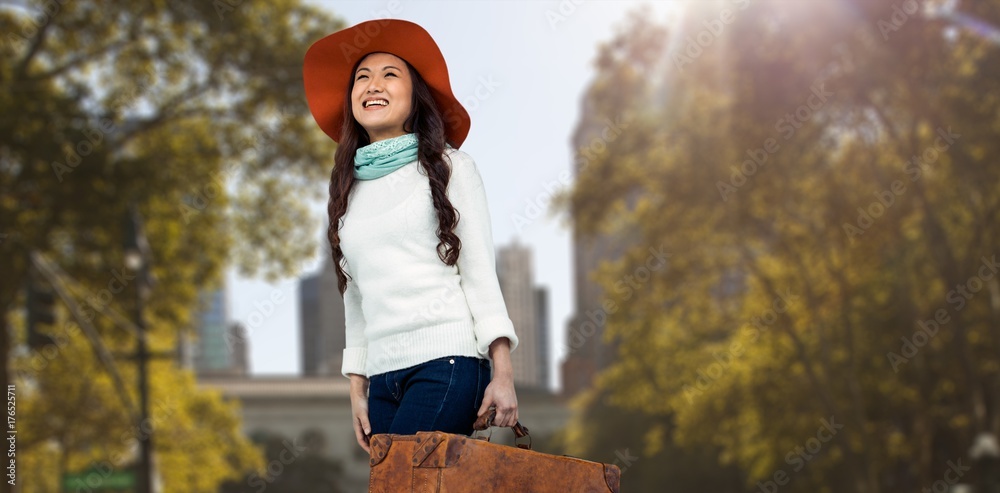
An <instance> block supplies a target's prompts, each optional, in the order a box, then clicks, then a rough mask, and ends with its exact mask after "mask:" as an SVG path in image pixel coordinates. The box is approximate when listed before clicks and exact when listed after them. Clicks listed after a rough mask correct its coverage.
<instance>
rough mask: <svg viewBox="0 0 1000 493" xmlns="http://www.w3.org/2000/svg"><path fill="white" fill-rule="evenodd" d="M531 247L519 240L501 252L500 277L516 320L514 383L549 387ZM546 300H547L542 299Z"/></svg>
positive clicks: (504, 296) (508, 311) (543, 309)
mask: <svg viewBox="0 0 1000 493" xmlns="http://www.w3.org/2000/svg"><path fill="white" fill-rule="evenodd" d="M532 277H533V269H532V264H531V250H530V249H528V247H527V246H524V245H521V244H519V243H518V242H517V239H515V240H514V242H513V243H512V244H510V245H507V246H504V247H501V248H499V249H498V251H497V278H498V280H499V281H500V291H501V292H503V298H504V303H505V304H506V305H507V313H508V315H509V316H510V319H511V321H512V322H513V323H514V330H515V331H516V333H517V338H518V347H517V349H516V350H514V351H513V352H511V353H510V359H511V365H512V366H513V369H514V383H515V384H518V385H524V386H529V387H536V388H548V379H547V371H546V366H547V365H548V358H547V354H545V353H544V351H545V349H546V343H545V339H546V334H545V332H543V331H544V329H545V325H544V324H543V323H542V322H541V321H540V320H539V319H540V316H539V312H540V311H542V312H544V311H545V308H544V307H539V305H538V303H539V296H538V294H537V293H536V291H535V287H534V283H533V281H532ZM542 301H544V300H542Z"/></svg>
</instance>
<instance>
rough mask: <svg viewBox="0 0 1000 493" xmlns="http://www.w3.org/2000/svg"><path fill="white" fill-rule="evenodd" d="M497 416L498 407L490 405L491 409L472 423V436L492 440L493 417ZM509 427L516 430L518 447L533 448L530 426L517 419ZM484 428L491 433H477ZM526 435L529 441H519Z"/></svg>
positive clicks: (515, 436) (515, 441) (515, 440)
mask: <svg viewBox="0 0 1000 493" xmlns="http://www.w3.org/2000/svg"><path fill="white" fill-rule="evenodd" d="M496 416H497V407H496V406H490V407H489V409H487V410H486V412H485V413H483V414H480V415H479V417H478V418H477V419H476V422H475V423H473V424H472V429H473V430H474V431H473V433H472V435H470V436H471V437H472V438H475V439H477V440H486V441H487V442H488V441H490V438H492V436H493V428H492V426H493V419H494V418H496ZM509 428H510V429H511V430H512V431H513V432H514V443H515V445H517V447H518V448H523V449H527V450H531V435H529V434H528V428H527V427H526V426H524V425H522V424H521V422H520V421H517V422H516V423H514V425H513V426H510V427H509ZM483 430H488V431H489V433H488V434H487V435H486V436H485V437H484V436H478V435H477V434H476V431H483ZM524 437H528V443H517V439H518V438H524Z"/></svg>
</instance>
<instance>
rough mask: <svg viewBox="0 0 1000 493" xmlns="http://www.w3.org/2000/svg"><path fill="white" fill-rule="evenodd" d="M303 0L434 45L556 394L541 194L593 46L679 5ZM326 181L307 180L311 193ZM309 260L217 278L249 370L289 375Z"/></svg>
mask: <svg viewBox="0 0 1000 493" xmlns="http://www.w3.org/2000/svg"><path fill="white" fill-rule="evenodd" d="M309 3H311V4H314V5H317V6H320V7H322V8H324V9H325V10H327V11H328V12H330V13H331V14H333V15H335V16H337V17H340V18H341V19H343V20H344V21H345V23H346V24H347V25H348V26H350V25H354V24H357V23H360V22H363V21H366V20H371V19H379V18H394V19H405V20H409V21H413V22H416V23H417V24H420V25H421V26H423V27H424V28H425V29H426V30H427V31H428V32H429V33H430V34H431V36H432V37H433V38H434V39H435V41H436V42H437V44H438V46H439V47H440V49H441V51H442V53H443V55H444V58H445V60H446V62H447V64H448V71H449V75H450V77H451V83H452V90H453V92H454V93H455V95H456V96H457V97H458V99H459V100H460V101H461V102H462V104H463V105H464V106H465V108H466V110H468V112H469V114H470V116H471V118H472V128H471V131H470V132H469V137H468V139H467V140H466V141H465V143H464V144H463V145H462V150H463V151H465V152H467V153H469V154H470V155H471V156H472V157H473V159H475V160H476V163H477V165H478V167H479V169H480V172H481V174H482V176H483V181H484V184H485V186H486V193H487V200H488V203H489V207H490V213H491V217H492V221H493V240H494V245H495V247H496V248H497V249H499V248H500V247H502V246H503V245H506V244H510V243H512V242H514V241H517V242H518V243H520V244H523V245H527V246H529V247H530V249H531V250H532V255H533V259H532V261H533V266H534V276H535V278H534V283H535V285H536V286H544V287H546V288H547V289H548V292H549V293H548V294H549V327H550V334H549V347H550V348H551V354H550V375H551V377H552V380H551V381H550V386H551V388H553V389H554V390H555V389H557V388H558V385H557V384H556V376H557V375H558V374H559V363H560V362H561V360H562V359H563V357H564V355H565V352H566V351H565V349H564V345H565V342H564V341H565V332H566V324H567V322H568V321H569V318H570V316H571V315H572V313H571V310H572V308H573V305H572V303H573V298H574V286H573V284H572V279H573V272H572V251H571V248H570V247H571V245H570V240H571V232H570V230H569V229H568V226H566V225H565V224H564V223H565V221H564V220H563V219H562V218H558V217H556V218H551V217H550V215H549V213H548V198H549V192H548V190H554V189H561V188H564V187H567V186H569V185H571V184H572V183H571V181H569V180H560V175H561V174H562V176H572V172H571V171H572V168H571V163H572V161H571V160H572V143H571V140H570V139H571V135H572V133H573V130H574V128H575V125H576V121H577V119H578V117H579V114H580V103H581V95H582V94H583V91H584V90H585V89H586V87H587V85H588V84H589V83H590V81H591V79H592V77H593V76H594V69H593V62H594V58H595V56H596V53H597V47H598V45H599V44H600V43H602V42H605V41H608V40H610V39H611V38H612V37H613V36H614V34H615V32H616V31H617V30H618V29H619V27H620V25H621V23H622V22H623V21H624V19H625V17H626V14H627V12H628V11H629V10H631V9H634V8H637V7H638V6H639V5H640V4H643V3H649V4H650V6H651V7H652V8H653V13H654V15H655V16H656V17H657V20H659V21H662V22H665V20H666V16H668V15H670V13H671V12H672V11H673V10H674V9H675V7H676V6H677V4H678V3H679V2H669V1H660V2H651V3H650V2H638V1H614V2H611V1H608V2H601V1H581V0H562V1H508V0H504V1H476V0H473V1H458V0H440V1H367V0H365V1H362V0H357V1H351V0H348V1H344V0H339V1H336V2H333V1H321V0H313V1H310V2H309ZM333 30H334V29H333V28H332V27H331V32H333ZM316 131H317V132H319V131H320V130H319V128H318V127H317V128H316ZM331 162H332V156H331ZM570 180H571V179H570ZM326 185H327V184H326V183H317V184H316V186H317V187H321V188H320V189H321V190H325V189H326ZM536 211H542V212H541V213H538V212H536ZM312 220H314V221H315V223H316V237H317V239H320V238H322V237H323V232H324V230H325V228H326V215H325V204H324V203H323V202H317V203H316V204H314V206H313V218H312ZM320 261H321V259H320V258H319V257H317V258H316V259H315V260H314V261H312V262H309V263H307V264H305V267H304V268H303V271H302V272H301V273H300V274H299V275H298V276H295V277H290V278H286V279H282V280H279V281H277V282H275V283H274V284H268V283H266V282H264V281H262V280H259V279H247V278H243V277H240V276H239V275H238V274H237V273H236V272H235V270H230V271H229V272H228V274H227V281H228V285H229V293H228V300H229V315H230V317H231V318H232V319H233V320H238V321H241V322H243V323H244V324H245V325H246V326H247V327H248V332H249V339H250V348H251V355H250V359H251V362H250V364H251V374H253V375H258V376H259V375H265V374H267V375H276V374H282V375H288V374H292V375H294V374H300V373H301V363H300V359H301V353H300V349H299V343H300V340H299V339H300V336H299V331H298V324H299V314H298V278H299V277H301V276H306V275H309V274H311V273H313V272H315V271H316V270H317V269H318V268H319V265H320ZM335 301H336V302H341V300H340V298H336V300H335ZM270 306H273V308H270ZM516 329H517V328H516V327H515V330H516Z"/></svg>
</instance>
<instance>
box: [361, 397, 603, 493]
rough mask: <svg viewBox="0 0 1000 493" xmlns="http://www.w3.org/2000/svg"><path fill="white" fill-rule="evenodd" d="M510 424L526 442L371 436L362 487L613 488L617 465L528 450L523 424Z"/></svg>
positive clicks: (380, 492)
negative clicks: (366, 480) (366, 477)
mask: <svg viewBox="0 0 1000 493" xmlns="http://www.w3.org/2000/svg"><path fill="white" fill-rule="evenodd" d="M494 415H495V410H493V409H492V408H491V411H490V413H488V414H484V415H482V416H480V417H479V418H480V419H478V420H477V421H476V424H475V425H474V426H473V428H474V429H476V430H484V429H487V428H489V425H488V423H492V421H493V419H492V418H493V416H494ZM511 428H512V429H513V431H514V434H515V437H517V438H523V437H528V439H529V443H528V444H524V443H518V444H517V445H518V446H517V447H508V446H505V445H499V444H495V443H491V442H490V441H489V437H477V436H471V437H470V436H465V435H456V434H452V433H444V432H440V431H418V432H417V433H416V434H415V435H399V434H390V433H380V434H376V435H373V436H372V437H371V440H370V442H369V444H370V446H371V447H370V448H371V455H370V464H371V474H370V477H369V483H368V491H369V492H370V493H400V492H413V493H436V492H448V493H457V492H473V491H474V492H503V493H509V492H539V493H550V492H551V493H567V492H573V493H588V492H601V493H606V492H611V493H619V488H620V482H621V469H619V467H618V466H616V465H614V464H604V463H600V462H593V461H589V460H584V459H579V458H576V457H569V456H565V455H563V456H560V455H551V454H544V453H541V452H537V451H534V450H531V448H530V447H531V445H530V435H528V429H527V428H525V427H523V426H522V425H521V423H519V422H518V423H516V424H515V425H514V426H512V427H511ZM515 441H516V439H515Z"/></svg>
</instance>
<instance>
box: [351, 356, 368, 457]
mask: <svg viewBox="0 0 1000 493" xmlns="http://www.w3.org/2000/svg"><path fill="white" fill-rule="evenodd" d="M351 415H352V416H353V418H352V421H353V422H354V435H355V437H356V438H357V440H358V445H361V448H363V449H365V452H368V453H369V454H371V452H372V451H371V447H369V445H368V439H369V438H371V430H372V426H371V424H370V423H369V422H368V378H366V377H363V376H361V375H355V374H351Z"/></svg>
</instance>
